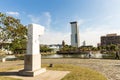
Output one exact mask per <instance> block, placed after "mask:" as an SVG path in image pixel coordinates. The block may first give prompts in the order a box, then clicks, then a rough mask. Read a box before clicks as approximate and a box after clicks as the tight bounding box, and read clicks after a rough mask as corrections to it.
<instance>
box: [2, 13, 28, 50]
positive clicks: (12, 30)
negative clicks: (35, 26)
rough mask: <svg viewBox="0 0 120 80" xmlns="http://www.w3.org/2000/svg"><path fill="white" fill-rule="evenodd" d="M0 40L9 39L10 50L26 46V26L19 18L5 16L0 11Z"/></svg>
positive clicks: (5, 40) (6, 40)
mask: <svg viewBox="0 0 120 80" xmlns="http://www.w3.org/2000/svg"><path fill="white" fill-rule="evenodd" d="M0 31H1V33H0V42H1V43H4V42H8V41H11V47H10V49H11V50H13V51H14V50H15V49H16V48H26V41H27V36H26V35H27V28H26V26H24V25H23V24H21V23H20V20H19V19H15V18H13V17H11V16H7V15H5V14H3V13H1V12H0Z"/></svg>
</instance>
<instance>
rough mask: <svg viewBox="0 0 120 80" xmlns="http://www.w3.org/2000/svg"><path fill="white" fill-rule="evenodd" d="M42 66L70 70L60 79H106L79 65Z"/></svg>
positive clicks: (15, 67) (13, 68) (1, 78)
mask: <svg viewBox="0 0 120 80" xmlns="http://www.w3.org/2000/svg"><path fill="white" fill-rule="evenodd" d="M22 67H23V65H20V66H14V67H13V66H12V67H9V68H2V69H0V72H6V71H9V70H16V69H20V68H22ZM42 67H46V68H47V70H59V71H70V73H68V74H67V75H66V76H65V77H64V78H63V79H62V80H107V79H106V78H105V76H103V75H102V74H100V73H99V72H97V71H95V70H92V69H89V68H86V67H80V66H75V65H70V64H54V65H53V67H49V65H48V64H42ZM0 80H22V79H15V78H9V77H3V76H0Z"/></svg>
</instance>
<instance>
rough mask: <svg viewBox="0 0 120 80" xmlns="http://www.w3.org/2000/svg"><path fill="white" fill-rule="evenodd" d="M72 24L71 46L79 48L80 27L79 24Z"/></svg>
mask: <svg viewBox="0 0 120 80" xmlns="http://www.w3.org/2000/svg"><path fill="white" fill-rule="evenodd" d="M70 24H71V46H73V47H79V45H80V44H79V42H80V41H79V27H78V25H77V22H76V21H75V22H70Z"/></svg>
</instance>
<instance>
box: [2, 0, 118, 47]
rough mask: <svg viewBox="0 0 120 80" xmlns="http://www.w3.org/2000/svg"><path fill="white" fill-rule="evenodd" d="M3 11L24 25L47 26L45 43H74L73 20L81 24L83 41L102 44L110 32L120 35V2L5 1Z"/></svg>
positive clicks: (42, 37)
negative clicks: (71, 23)
mask: <svg viewBox="0 0 120 80" xmlns="http://www.w3.org/2000/svg"><path fill="white" fill-rule="evenodd" d="M0 12H3V13H6V14H7V15H11V16H13V17H16V18H18V19H20V20H21V22H22V23H23V24H24V25H28V24H30V23H37V24H40V25H43V26H45V28H46V31H45V34H44V35H43V36H41V44H57V43H61V42H62V40H65V42H66V43H67V44H70V32H71V31H70V24H69V22H71V21H78V23H79V27H80V28H79V30H80V42H81V45H82V42H83V41H84V40H85V41H86V43H87V44H88V45H96V44H97V43H99V42H100V36H102V35H106V34H108V33H117V34H118V35H120V0H29V1H27V0H14V1H12V0H1V2H0Z"/></svg>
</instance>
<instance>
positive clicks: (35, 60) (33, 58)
mask: <svg viewBox="0 0 120 80" xmlns="http://www.w3.org/2000/svg"><path fill="white" fill-rule="evenodd" d="M24 61H25V62H24V69H23V70H20V71H19V74H20V75H22V76H36V75H39V74H40V73H43V72H46V69H45V68H41V54H35V55H25V60H24Z"/></svg>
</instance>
